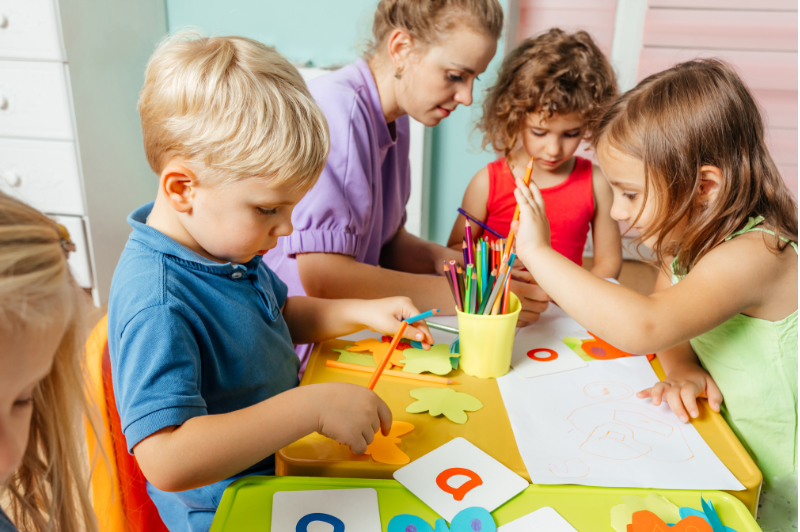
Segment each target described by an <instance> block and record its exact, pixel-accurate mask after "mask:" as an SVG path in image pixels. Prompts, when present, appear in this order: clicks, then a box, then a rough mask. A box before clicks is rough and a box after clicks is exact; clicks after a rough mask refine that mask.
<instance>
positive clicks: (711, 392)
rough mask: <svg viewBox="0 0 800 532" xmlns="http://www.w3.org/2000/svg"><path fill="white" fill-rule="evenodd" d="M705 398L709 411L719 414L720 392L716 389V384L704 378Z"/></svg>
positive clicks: (710, 379)
mask: <svg viewBox="0 0 800 532" xmlns="http://www.w3.org/2000/svg"><path fill="white" fill-rule="evenodd" d="M706 396H707V397H708V405H709V406H710V407H711V410H713V411H714V412H719V408H720V405H722V392H721V391H720V389H719V388H718V387H717V383H716V382H714V380H713V379H712V378H710V377H708V378H706Z"/></svg>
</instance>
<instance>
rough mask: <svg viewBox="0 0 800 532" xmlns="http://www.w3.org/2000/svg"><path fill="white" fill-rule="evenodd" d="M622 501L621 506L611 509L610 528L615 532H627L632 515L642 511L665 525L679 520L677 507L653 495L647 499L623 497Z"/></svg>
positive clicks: (630, 496) (631, 496)
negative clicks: (649, 513)
mask: <svg viewBox="0 0 800 532" xmlns="http://www.w3.org/2000/svg"><path fill="white" fill-rule="evenodd" d="M622 501H623V503H622V504H619V505H617V506H614V507H613V508H611V527H612V528H613V529H614V530H616V531H617V532H627V530H628V525H629V524H631V522H632V521H633V514H634V513H635V512H639V511H642V510H648V511H650V512H653V513H654V514H655V515H656V516H657V517H658V518H659V519H661V520H662V521H664V522H665V523H667V524H674V523H677V522H678V521H680V520H681V515H680V512H679V510H678V507H677V506H676V505H674V504H672V503H671V502H669V501H668V500H667V499H665V498H664V497H662V496H661V495H656V494H655V493H651V494H649V495H648V496H647V497H636V496H633V495H623V496H622Z"/></svg>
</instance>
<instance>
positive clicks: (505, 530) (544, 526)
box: [497, 506, 625, 532]
mask: <svg viewBox="0 0 800 532" xmlns="http://www.w3.org/2000/svg"><path fill="white" fill-rule="evenodd" d="M534 531H541V532H578V531H577V530H575V528H574V527H573V526H572V525H570V524H569V523H568V522H567V520H566V519H564V518H563V517H561V516H560V515H558V512H556V511H555V510H553V509H552V508H550V507H549V506H546V507H544V508H539V509H538V510H536V511H535V512H531V513H529V514H528V515H523V516H522V517H520V518H519V519H516V520H514V521H511V522H510V523H508V524H505V525H503V526H501V527H500V528H498V529H497V532H534ZM623 532H625V531H624V530H623Z"/></svg>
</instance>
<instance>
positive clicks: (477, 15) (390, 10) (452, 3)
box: [367, 0, 503, 56]
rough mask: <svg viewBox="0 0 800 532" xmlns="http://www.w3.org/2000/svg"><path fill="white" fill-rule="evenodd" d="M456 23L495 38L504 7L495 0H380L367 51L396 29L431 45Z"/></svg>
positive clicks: (498, 36)
mask: <svg viewBox="0 0 800 532" xmlns="http://www.w3.org/2000/svg"><path fill="white" fill-rule="evenodd" d="M456 27H467V28H470V29H472V30H474V31H477V32H479V33H483V34H485V35H488V36H489V37H491V38H492V39H494V40H495V41H496V40H497V39H499V38H500V35H501V34H502V32H503V8H502V6H501V5H500V2H498V1H497V0H381V1H380V2H379V3H378V7H377V8H375V17H374V20H373V23H372V42H371V43H370V45H369V51H368V54H367V55H368V56H372V55H374V54H375V53H376V52H377V50H378V48H379V47H380V46H381V45H383V43H384V42H386V39H387V38H388V37H389V34H390V33H391V32H392V31H394V30H395V29H402V30H405V31H407V32H408V33H409V35H411V36H412V37H413V38H414V40H415V41H416V42H417V43H418V44H419V45H422V46H431V45H434V44H438V43H439V42H441V40H442V39H443V38H444V37H445V35H446V34H447V33H449V32H451V31H452V30H453V29H454V28H456Z"/></svg>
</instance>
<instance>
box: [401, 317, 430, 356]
mask: <svg viewBox="0 0 800 532" xmlns="http://www.w3.org/2000/svg"><path fill="white" fill-rule="evenodd" d="M403 338H408V339H409V340H416V341H417V342H420V343H421V344H422V348H423V349H425V350H427V349H428V348H430V345H431V344H432V343H433V337H432V336H431V332H430V331H429V330H428V326H427V325H425V324H424V323H423V322H421V321H418V322H417V323H415V324H414V325H409V326H408V327H407V328H406V330H405V332H404V333H403Z"/></svg>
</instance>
